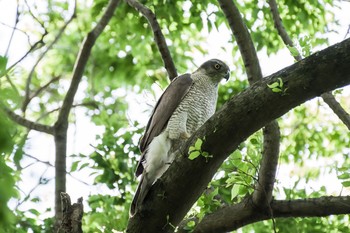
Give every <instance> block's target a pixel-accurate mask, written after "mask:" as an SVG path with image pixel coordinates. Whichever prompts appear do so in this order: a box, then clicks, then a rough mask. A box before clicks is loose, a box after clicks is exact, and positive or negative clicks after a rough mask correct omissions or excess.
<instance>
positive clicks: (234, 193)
mask: <svg viewBox="0 0 350 233" xmlns="http://www.w3.org/2000/svg"><path fill="white" fill-rule="evenodd" d="M238 193H239V185H236V184H235V185H233V187H232V189H231V200H233V199H234V198H235V197H236V196H237V195H238Z"/></svg>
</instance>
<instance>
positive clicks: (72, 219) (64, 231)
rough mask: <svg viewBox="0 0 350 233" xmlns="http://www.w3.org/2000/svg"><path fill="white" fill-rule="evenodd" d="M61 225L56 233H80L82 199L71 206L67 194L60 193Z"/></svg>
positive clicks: (82, 208) (82, 210) (82, 211)
mask: <svg viewBox="0 0 350 233" xmlns="http://www.w3.org/2000/svg"><path fill="white" fill-rule="evenodd" d="M61 202H62V216H63V218H62V223H61V225H60V228H59V229H58V231H57V233H82V232H83V230H82V228H81V225H82V224H81V221H82V218H83V213H84V206H83V198H82V197H81V198H79V199H78V201H77V203H74V204H73V205H72V203H71V199H70V196H69V195H68V193H63V192H62V193H61Z"/></svg>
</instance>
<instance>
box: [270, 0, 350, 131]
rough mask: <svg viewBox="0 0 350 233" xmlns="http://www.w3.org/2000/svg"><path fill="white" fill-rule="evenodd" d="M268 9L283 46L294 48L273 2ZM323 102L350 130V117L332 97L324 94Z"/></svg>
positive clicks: (296, 57) (298, 59) (299, 57)
mask: <svg viewBox="0 0 350 233" xmlns="http://www.w3.org/2000/svg"><path fill="white" fill-rule="evenodd" d="M269 5H270V9H271V12H272V18H273V20H274V23H275V27H276V29H277V31H278V34H279V35H280V37H281V38H282V40H283V42H284V44H285V45H287V46H290V47H295V46H294V44H293V41H292V40H291V38H290V37H289V35H288V33H287V31H286V29H285V28H284V26H283V23H282V19H281V17H280V15H279V12H278V7H277V3H276V1H275V0H269ZM294 58H295V60H297V61H300V60H301V59H302V56H301V55H300V53H299V52H298V54H297V55H295V56H294ZM321 97H322V99H323V100H324V102H326V103H327V104H328V106H329V107H330V108H331V109H332V110H333V112H334V113H335V114H336V115H337V116H338V117H339V119H340V120H341V121H342V122H343V123H344V124H345V125H346V126H347V127H348V129H349V130H350V115H349V114H348V113H347V112H346V111H345V110H344V108H343V107H342V106H341V105H340V104H339V103H338V102H337V100H336V99H335V98H334V96H333V95H332V94H331V93H324V94H323V95H321Z"/></svg>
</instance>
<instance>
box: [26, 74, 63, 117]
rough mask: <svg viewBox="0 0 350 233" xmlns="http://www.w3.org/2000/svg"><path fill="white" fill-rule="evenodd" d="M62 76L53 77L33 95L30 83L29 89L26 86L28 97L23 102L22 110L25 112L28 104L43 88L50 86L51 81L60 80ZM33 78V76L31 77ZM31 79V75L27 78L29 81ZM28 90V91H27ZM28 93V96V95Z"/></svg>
mask: <svg viewBox="0 0 350 233" xmlns="http://www.w3.org/2000/svg"><path fill="white" fill-rule="evenodd" d="M60 78H61V77H60V76H57V77H54V78H53V79H51V80H50V81H49V82H47V83H46V84H45V85H44V86H42V87H40V88H39V89H38V90H36V91H35V92H34V93H33V94H32V95H29V85H28V89H27V87H26V97H25V99H24V101H23V104H22V112H25V111H26V109H27V106H28V104H29V103H30V101H31V100H32V99H33V98H34V97H36V96H38V95H39V94H40V93H41V92H42V91H43V90H45V89H46V88H47V87H48V86H50V84H51V83H54V82H56V81H58V80H59V79H60ZM30 79H31V78H30ZM28 80H29V77H28V79H27V81H28ZM29 83H30V82H27V84H29ZM27 91H28V92H27ZM27 94H28V96H27Z"/></svg>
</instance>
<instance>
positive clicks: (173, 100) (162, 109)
mask: <svg viewBox="0 0 350 233" xmlns="http://www.w3.org/2000/svg"><path fill="white" fill-rule="evenodd" d="M192 84H193V80H192V78H191V74H183V75H180V76H178V77H176V78H175V79H174V80H173V81H172V82H171V83H170V85H169V86H168V87H167V88H166V89H165V91H164V93H163V94H162V96H161V97H160V98H159V100H158V102H157V104H156V106H155V108H154V110H153V112H152V115H151V117H150V119H149V121H148V124H147V126H146V130H145V134H144V135H143V137H142V138H141V141H140V150H141V152H142V158H141V160H140V162H139V164H138V165H137V168H136V176H139V175H140V174H141V173H142V171H143V166H142V160H143V159H144V154H145V153H144V152H145V151H146V149H147V147H148V145H149V144H150V143H151V141H152V140H153V138H154V137H157V136H158V135H159V134H160V133H161V132H163V130H164V129H165V127H166V125H167V123H168V121H169V119H170V117H171V115H172V114H173V113H174V111H175V109H176V108H177V106H179V104H180V102H181V101H182V99H183V98H184V97H185V95H186V94H187V92H188V90H189V89H190V87H191V86H192Z"/></svg>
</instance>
